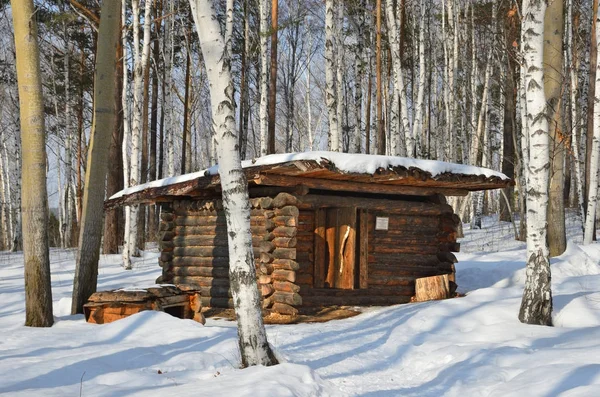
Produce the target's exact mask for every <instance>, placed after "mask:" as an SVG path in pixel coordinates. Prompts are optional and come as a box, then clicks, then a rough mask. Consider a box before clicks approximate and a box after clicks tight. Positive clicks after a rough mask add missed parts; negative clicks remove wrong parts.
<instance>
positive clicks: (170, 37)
mask: <svg viewBox="0 0 600 397" xmlns="http://www.w3.org/2000/svg"><path fill="white" fill-rule="evenodd" d="M169 14H170V15H171V16H170V17H169V18H167V23H166V26H165V42H164V47H165V49H166V53H165V54H164V62H165V80H166V81H165V103H164V104H163V106H164V107H165V108H164V112H165V129H164V134H165V138H166V144H167V172H166V175H167V177H172V176H175V144H174V137H175V131H176V130H175V125H174V123H175V117H174V111H173V60H174V56H175V39H174V38H175V16H174V14H175V2H174V0H169Z"/></svg>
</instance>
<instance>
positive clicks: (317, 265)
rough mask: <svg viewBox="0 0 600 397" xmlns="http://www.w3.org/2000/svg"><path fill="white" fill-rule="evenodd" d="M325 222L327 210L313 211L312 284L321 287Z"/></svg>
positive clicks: (322, 285) (323, 283)
mask: <svg viewBox="0 0 600 397" xmlns="http://www.w3.org/2000/svg"><path fill="white" fill-rule="evenodd" d="M326 222H327V212H326V211H325V210H324V209H318V210H317V211H316V212H315V233H314V235H315V249H314V258H315V259H314V286H315V288H323V287H324V286H325V269H326V263H325V261H326V260H327V256H326V251H325V250H326V249H327V246H326V240H325V238H326Z"/></svg>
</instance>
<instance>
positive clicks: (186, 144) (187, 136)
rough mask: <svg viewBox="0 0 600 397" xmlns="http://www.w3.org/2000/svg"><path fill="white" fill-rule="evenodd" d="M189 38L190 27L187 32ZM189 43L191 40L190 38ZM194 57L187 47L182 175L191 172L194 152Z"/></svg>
mask: <svg viewBox="0 0 600 397" xmlns="http://www.w3.org/2000/svg"><path fill="white" fill-rule="evenodd" d="M186 35H188V38H189V29H188V30H187V32H186ZM188 44H189V40H188ZM191 67H192V57H191V55H190V48H189V47H188V49H187V55H186V59H185V94H184V99H183V136H182V141H181V175H183V174H185V173H187V172H191V169H189V168H188V165H189V162H190V157H191V153H192V142H191V128H190V107H189V103H190V89H191V88H192V87H191V84H192V77H191V76H192V75H191V70H190V69H191Z"/></svg>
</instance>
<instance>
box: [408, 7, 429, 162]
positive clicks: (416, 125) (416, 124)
mask: <svg viewBox="0 0 600 397" xmlns="http://www.w3.org/2000/svg"><path fill="white" fill-rule="evenodd" d="M419 8H420V13H421V16H420V18H419V88H418V92H417V102H416V103H415V108H416V109H415V118H414V121H413V129H412V139H411V140H412V141H413V142H414V141H415V140H417V145H415V157H420V156H421V155H422V150H421V147H420V146H421V145H420V144H419V142H420V137H421V134H422V131H423V101H424V99H425V4H424V2H423V0H421V1H420V3H419ZM408 145H409V144H408V140H407V152H408V155H409V156H411V151H410V148H409V147H408Z"/></svg>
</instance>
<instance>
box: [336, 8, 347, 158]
mask: <svg viewBox="0 0 600 397" xmlns="http://www.w3.org/2000/svg"><path fill="white" fill-rule="evenodd" d="M343 29H344V2H342V1H338V2H337V21H336V26H335V46H336V55H335V61H336V62H335V78H336V81H335V89H336V90H335V91H336V97H337V107H336V109H337V121H338V128H337V131H338V142H337V143H336V145H337V147H338V149H337V150H336V151H339V152H343V151H345V149H344V144H343V142H344V138H345V134H347V131H346V128H345V126H347V125H348V123H346V124H344V122H343V120H344V118H343V114H344V109H345V108H346V103H345V101H344V81H345V79H344V78H343V74H344V73H345V57H344V38H343Z"/></svg>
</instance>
